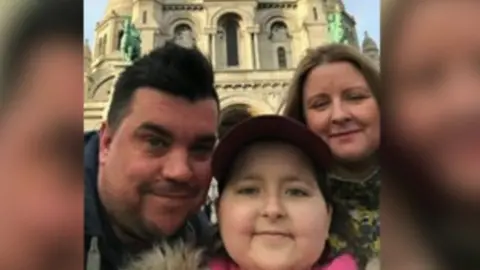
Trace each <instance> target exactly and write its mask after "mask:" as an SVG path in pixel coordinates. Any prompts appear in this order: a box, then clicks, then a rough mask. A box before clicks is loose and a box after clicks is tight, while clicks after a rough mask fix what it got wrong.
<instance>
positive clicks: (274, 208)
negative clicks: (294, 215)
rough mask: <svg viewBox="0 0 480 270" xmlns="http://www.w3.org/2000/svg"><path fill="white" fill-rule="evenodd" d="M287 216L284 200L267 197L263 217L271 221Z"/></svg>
mask: <svg viewBox="0 0 480 270" xmlns="http://www.w3.org/2000/svg"><path fill="white" fill-rule="evenodd" d="M285 215H286V211H285V206H284V205H283V201H282V199H281V198H280V197H279V196H278V195H267V196H265V198H264V205H263V209H262V216H263V217H265V218H267V219H270V220H277V219H280V218H283V217H284V216H285Z"/></svg>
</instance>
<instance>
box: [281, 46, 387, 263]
mask: <svg viewBox="0 0 480 270" xmlns="http://www.w3.org/2000/svg"><path fill="white" fill-rule="evenodd" d="M379 86H380V78H379V72H378V70H377V69H376V68H375V66H374V65H373V63H371V62H370V61H369V60H368V59H367V58H366V57H364V56H363V55H361V54H360V53H359V52H357V50H356V49H354V48H352V47H349V46H347V45H341V44H332V45H326V46H322V47H319V48H317V49H314V50H311V51H309V52H308V53H307V55H306V56H305V57H304V58H303V60H302V61H301V62H300V64H299V66H298V68H297V71H296V74H295V76H294V79H293V82H292V84H291V87H290V90H289V95H288V97H287V101H286V106H285V111H284V115H286V116H289V117H292V118H294V119H296V120H298V121H300V122H302V123H304V124H306V125H307V126H308V127H309V128H310V129H311V130H312V131H313V132H314V133H315V134H316V135H317V136H319V137H321V138H322V139H323V140H324V141H325V142H327V144H328V146H329V147H330V149H331V151H332V153H333V155H334V158H335V163H334V166H333V168H332V169H331V171H330V173H329V174H330V177H329V178H330V181H329V182H330V185H331V188H332V190H333V192H334V199H335V203H336V204H337V205H340V206H342V207H343V208H344V209H345V210H347V211H348V213H349V218H348V222H347V223H349V224H350V225H351V227H353V229H354V233H353V235H351V234H350V235H348V234H345V233H344V232H335V233H334V234H333V235H332V237H331V239H330V242H331V245H332V247H333V248H334V249H335V250H336V251H337V252H342V251H343V250H345V249H353V250H354V253H355V255H356V257H357V260H358V262H359V264H360V265H361V266H362V267H365V266H366V265H367V263H369V262H370V261H372V260H375V259H376V258H377V257H378V255H379V214H378V211H379V192H380V179H379V170H380V168H379V165H378V161H377V157H376V153H377V150H378V147H379V143H380V138H379V137H380V113H379V108H378V103H377V98H378V89H379Z"/></svg>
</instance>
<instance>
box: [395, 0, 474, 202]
mask: <svg viewBox="0 0 480 270" xmlns="http://www.w3.org/2000/svg"><path fill="white" fill-rule="evenodd" d="M416 2H418V3H415V5H416V6H415V7H412V8H410V9H409V10H408V11H407V12H408V16H404V21H403V22H402V25H401V29H400V31H399V32H398V35H397V38H396V42H395V44H394V45H393V46H394V47H393V49H392V58H390V59H389V62H390V63H391V73H392V75H393V78H392V81H391V83H392V88H391V93H389V95H388V97H389V98H390V99H391V102H390V105H389V106H388V108H387V109H389V110H391V112H393V116H394V118H393V119H392V120H391V121H393V123H394V124H395V127H394V131H395V132H394V134H396V135H397V136H398V137H399V138H401V140H402V143H401V144H400V145H403V146H404V147H408V149H411V151H415V154H416V155H418V157H419V160H422V161H423V162H424V164H423V165H424V166H425V168H427V170H428V171H429V172H430V173H431V174H432V175H433V176H434V177H433V179H436V180H438V182H439V183H440V185H441V186H442V187H443V188H444V190H448V191H450V192H451V193H452V195H454V196H458V197H469V198H472V199H474V198H479V194H480V32H479V31H475V27H476V26H478V25H480V16H479V15H480V13H479V12H480V2H479V1H416Z"/></svg>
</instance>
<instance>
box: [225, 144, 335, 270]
mask: <svg viewBox="0 0 480 270" xmlns="http://www.w3.org/2000/svg"><path fill="white" fill-rule="evenodd" d="M315 177H316V176H315V174H314V170H313V167H312V165H311V163H310V162H309V160H308V159H307V157H306V156H304V154H303V153H302V152H301V151H300V150H299V149H297V148H296V147H294V146H291V145H288V144H283V143H258V144H254V145H252V146H251V147H248V148H247V149H246V150H245V151H244V152H243V153H242V154H240V156H239V157H238V158H237V160H236V162H235V164H234V165H233V171H232V176H231V178H230V179H229V182H228V184H227V186H226V187H225V189H224V191H223V193H222V195H221V198H220V201H219V210H218V211H219V214H218V217H219V226H220V233H221V236H222V239H223V242H224V245H225V248H226V250H227V252H228V254H229V255H230V256H231V257H232V259H233V260H234V261H235V262H236V263H237V264H238V265H239V266H240V267H241V268H242V269H264V270H267V269H271V270H273V269H275V270H278V269H308V268H309V267H312V265H314V264H315V262H316V261H318V259H319V258H320V256H321V253H322V252H323V249H324V245H325V241H326V239H327V237H328V230H329V224H330V217H331V213H330V211H329V207H327V205H326V202H325V200H324V198H323V196H322V194H321V192H320V189H319V188H318V186H317V183H316V178H315Z"/></svg>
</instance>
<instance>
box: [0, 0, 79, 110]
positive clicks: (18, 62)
mask: <svg viewBox="0 0 480 270" xmlns="http://www.w3.org/2000/svg"><path fill="white" fill-rule="evenodd" d="M26 5H27V6H26V7H25V8H24V9H21V11H20V14H18V16H15V17H16V18H15V25H16V26H15V27H14V28H11V29H8V30H7V31H8V34H7V39H6V47H5V51H4V57H3V63H2V64H3V67H2V69H3V70H2V71H3V75H2V77H3V80H4V84H3V85H2V86H3V87H2V88H3V89H2V98H1V99H2V103H4V102H8V100H10V99H11V98H12V97H13V96H16V95H17V94H18V93H16V92H17V91H18V90H17V89H15V87H14V86H15V84H16V83H17V81H18V80H19V78H20V77H21V75H22V74H23V72H24V68H25V65H26V62H28V61H29V59H30V53H31V52H32V51H34V50H35V48H36V47H38V46H39V43H41V42H42V41H44V40H49V39H55V38H59V39H60V38H66V39H70V40H72V41H74V42H75V41H78V50H79V53H83V1H80V0H35V1H32V2H31V3H30V2H29V3H28V4H26Z"/></svg>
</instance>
